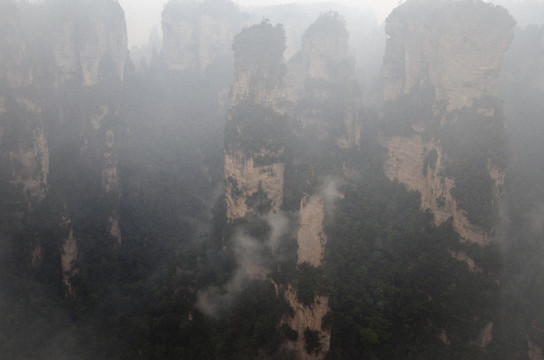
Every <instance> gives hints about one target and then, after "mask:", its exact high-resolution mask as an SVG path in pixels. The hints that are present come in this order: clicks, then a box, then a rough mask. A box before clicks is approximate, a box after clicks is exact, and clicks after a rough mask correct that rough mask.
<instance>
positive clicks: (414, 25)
mask: <svg viewBox="0 0 544 360" xmlns="http://www.w3.org/2000/svg"><path fill="white" fill-rule="evenodd" d="M416 8H417V11H418V12H419V16H417V17H413V16H411V15H410V14H413V13H412V11H414V10H416ZM469 8H470V10H469ZM513 25H514V22H513V19H512V18H511V17H510V16H509V15H508V13H507V11H506V10H505V9H503V8H499V7H494V6H493V5H489V4H484V3H483V2H476V3H474V4H469V3H468V2H465V1H460V2H448V1H439V2H437V3H436V4H429V3H424V2H422V1H419V2H417V1H413V2H409V3H407V4H405V5H404V6H400V7H399V8H397V9H395V10H394V11H393V12H392V13H391V15H390V16H389V18H388V19H387V25H386V34H387V35H388V36H389V39H388V43H387V48H386V55H385V61H384V71H383V74H384V77H385V78H386V81H385V84H384V87H385V88H384V95H385V99H386V100H392V99H395V98H397V97H398V96H399V95H400V94H403V93H404V94H408V93H410V92H412V91H414V89H416V88H418V87H420V86H421V85H422V84H424V83H429V84H431V85H432V86H433V87H434V90H435V94H436V100H437V101H441V100H445V101H447V103H448V109H449V110H454V109H460V108H463V107H470V106H471V105H472V104H473V102H474V100H475V99H478V98H480V97H482V96H496V95H497V91H498V87H497V80H498V73H499V71H500V64H501V60H502V57H503V54H504V52H505V51H506V50H507V49H508V47H509V45H510V42H511V40H512V27H513Z"/></svg>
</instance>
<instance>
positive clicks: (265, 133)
mask: <svg viewBox="0 0 544 360" xmlns="http://www.w3.org/2000/svg"><path fill="white" fill-rule="evenodd" d="M288 133H289V129H288V123H287V119H286V117H285V116H283V115H281V114H279V113H277V112H275V111H274V110H272V109H270V108H268V107H265V106H262V105H257V104H255V103H253V102H251V101H245V102H242V103H240V104H238V105H236V106H235V107H233V108H232V109H231V110H230V116H229V121H228V122H227V127H226V133H225V142H226V143H227V144H237V145H239V146H240V147H241V148H242V149H244V151H245V152H248V153H250V154H258V153H259V152H260V151H261V150H263V151H265V152H266V153H267V154H266V155H265V156H266V158H263V157H262V156H257V158H258V162H259V164H260V165H265V164H268V163H271V162H276V161H277V160H278V158H277V155H273V154H279V153H280V152H281V151H282V150H283V148H284V147H285V142H286V140H287V139H288V138H289V135H288Z"/></svg>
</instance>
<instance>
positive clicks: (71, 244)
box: [60, 215, 79, 297]
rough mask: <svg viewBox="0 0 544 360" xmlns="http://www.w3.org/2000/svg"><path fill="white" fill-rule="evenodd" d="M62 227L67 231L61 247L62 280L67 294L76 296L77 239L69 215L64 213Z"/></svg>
mask: <svg viewBox="0 0 544 360" xmlns="http://www.w3.org/2000/svg"><path fill="white" fill-rule="evenodd" d="M60 225H61V228H62V229H63V230H64V231H65V232H66V234H67V236H66V237H65V238H64V241H63V243H62V248H61V266H62V282H63V284H64V286H65V290H66V296H68V297H73V296H75V289H74V288H73V286H72V277H73V276H74V275H76V274H77V273H78V271H79V270H78V268H77V266H76V261H77V250H78V249H77V241H76V239H75V237H74V229H73V228H72V224H71V221H70V219H69V218H68V217H66V216H65V215H63V217H62V222H61V224H60Z"/></svg>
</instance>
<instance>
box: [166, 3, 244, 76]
mask: <svg viewBox="0 0 544 360" xmlns="http://www.w3.org/2000/svg"><path fill="white" fill-rule="evenodd" d="M162 29H163V34H164V42H163V57H164V60H165V62H166V64H167V65H168V67H169V68H170V69H171V70H187V69H198V70H200V71H204V70H205V69H206V68H207V67H208V66H210V65H212V64H214V63H215V62H217V61H232V51H231V44H232V40H233V39H234V35H235V34H236V32H237V31H239V29H240V14H239V11H238V9H237V8H236V6H235V5H234V4H233V3H232V2H230V1H215V2H214V1H210V0H207V1H204V2H203V3H200V4H195V3H192V4H191V3H186V4H181V3H179V2H174V1H171V2H169V3H168V4H167V5H166V7H165V10H164V12H163V16H162Z"/></svg>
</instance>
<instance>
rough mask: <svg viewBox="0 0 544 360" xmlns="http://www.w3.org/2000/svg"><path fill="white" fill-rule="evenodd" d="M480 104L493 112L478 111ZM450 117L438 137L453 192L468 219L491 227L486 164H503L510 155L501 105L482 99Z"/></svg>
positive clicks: (492, 208) (490, 181)
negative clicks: (452, 181)
mask: <svg viewBox="0 0 544 360" xmlns="http://www.w3.org/2000/svg"><path fill="white" fill-rule="evenodd" d="M480 107H483V108H489V109H491V110H492V111H493V114H494V115H493V116H486V115H484V114H482V113H480V112H478V108H480ZM449 117H450V118H449V119H448V121H447V124H446V125H444V126H443V127H442V129H441V130H440V133H439V138H440V142H441V144H442V146H443V148H444V153H445V155H446V156H447V159H448V161H447V162H446V166H445V167H446V169H445V170H446V175H447V176H450V177H452V178H453V179H455V188H454V189H452V195H453V196H454V197H455V198H456V200H457V202H458V205H459V206H460V207H461V208H462V209H464V210H465V211H466V212H467V218H468V219H469V221H470V222H471V223H473V224H475V225H479V226H482V227H483V228H485V229H490V228H491V227H492V225H493V221H494V219H495V218H496V206H495V204H494V200H495V194H494V190H493V189H494V181H493V179H491V177H490V175H489V170H490V169H489V164H493V165H495V166H499V167H501V168H504V167H505V166H506V163H507V160H508V157H509V156H508V149H509V145H508V140H507V136H506V134H505V131H504V125H503V124H504V117H503V115H502V113H501V111H500V106H499V105H498V104H497V103H496V102H495V101H494V100H493V99H482V100H481V101H480V102H478V103H477V104H475V105H474V107H472V108H464V109H462V110H459V111H456V112H453V113H451V114H450V115H449Z"/></svg>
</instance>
